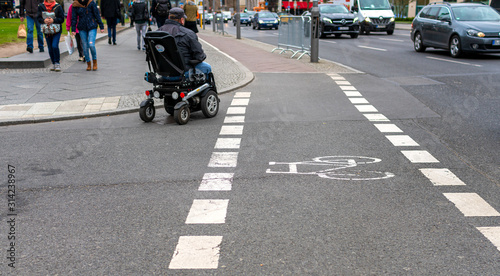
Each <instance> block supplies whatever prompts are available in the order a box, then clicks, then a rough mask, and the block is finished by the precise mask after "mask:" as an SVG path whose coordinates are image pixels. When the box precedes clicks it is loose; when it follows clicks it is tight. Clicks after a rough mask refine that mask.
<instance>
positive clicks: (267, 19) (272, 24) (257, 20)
mask: <svg viewBox="0 0 500 276" xmlns="http://www.w3.org/2000/svg"><path fill="white" fill-rule="evenodd" d="M278 23H279V22H278V19H276V17H275V16H274V14H272V13H271V12H268V11H260V12H258V13H256V14H255V15H254V16H253V19H252V29H254V30H255V28H257V29H258V30H260V29H262V28H268V29H272V28H275V29H276V30H277V29H278Z"/></svg>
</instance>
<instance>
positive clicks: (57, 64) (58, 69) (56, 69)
mask: <svg viewBox="0 0 500 276" xmlns="http://www.w3.org/2000/svg"><path fill="white" fill-rule="evenodd" d="M54 70H55V71H56V72H60V71H61V64H59V63H56V64H54Z"/></svg>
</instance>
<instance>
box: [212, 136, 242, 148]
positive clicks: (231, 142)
mask: <svg viewBox="0 0 500 276" xmlns="http://www.w3.org/2000/svg"><path fill="white" fill-rule="evenodd" d="M240 143H241V138H219V139H217V142H216V143H215V147H214V148H215V149H239V148H240Z"/></svg>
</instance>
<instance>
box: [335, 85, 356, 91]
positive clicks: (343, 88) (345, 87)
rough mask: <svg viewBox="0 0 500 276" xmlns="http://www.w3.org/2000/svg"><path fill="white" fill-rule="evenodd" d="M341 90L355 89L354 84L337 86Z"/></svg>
mask: <svg viewBox="0 0 500 276" xmlns="http://www.w3.org/2000/svg"><path fill="white" fill-rule="evenodd" d="M339 87H340V89H342V90H357V89H356V88H355V87H354V86H342V85H340V86H339Z"/></svg>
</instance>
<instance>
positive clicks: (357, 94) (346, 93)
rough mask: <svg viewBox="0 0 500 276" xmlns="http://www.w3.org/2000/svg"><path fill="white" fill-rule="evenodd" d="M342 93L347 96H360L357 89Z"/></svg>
mask: <svg viewBox="0 0 500 276" xmlns="http://www.w3.org/2000/svg"><path fill="white" fill-rule="evenodd" d="M344 93H345V95H346V96H347V97H362V95H361V93H359V92H358V91H344Z"/></svg>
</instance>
